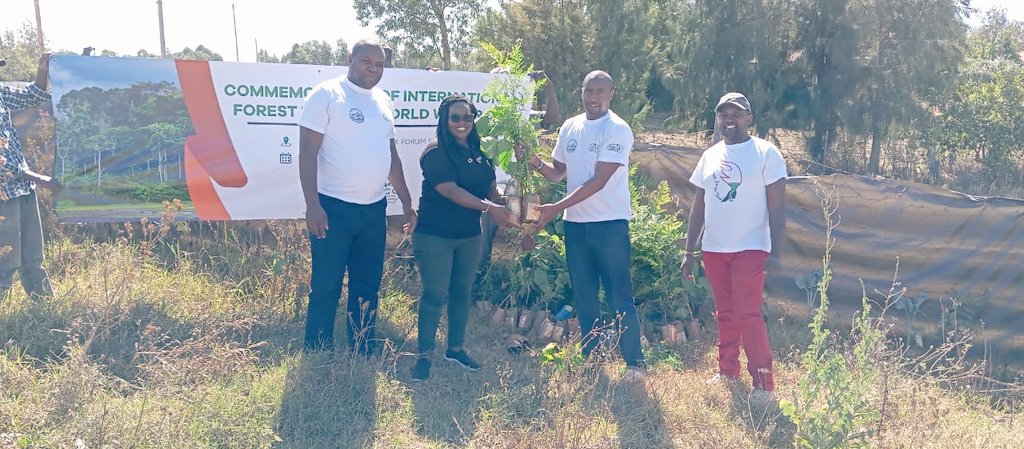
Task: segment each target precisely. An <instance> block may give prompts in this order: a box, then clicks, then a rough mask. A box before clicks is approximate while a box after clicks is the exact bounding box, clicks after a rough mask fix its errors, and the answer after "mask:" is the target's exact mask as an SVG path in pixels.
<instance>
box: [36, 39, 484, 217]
mask: <svg viewBox="0 0 1024 449" xmlns="http://www.w3.org/2000/svg"><path fill="white" fill-rule="evenodd" d="M346 73H347V68H346V67H339V66H313V65H301V64H263V63H234V62H216V61H213V62H207V61H174V60H167V59H137V58H106V57H83V56H55V57H54V59H53V60H52V62H51V63H50V80H51V90H52V93H53V105H54V119H55V122H56V131H57V151H56V155H55V156H56V157H55V161H54V164H55V167H54V174H55V177H56V178H58V179H59V180H60V181H61V184H62V185H63V187H64V188H63V190H62V191H61V193H60V194H59V195H58V198H57V203H56V213H57V216H58V218H59V219H60V221H61V222H117V221H125V220H132V219H138V218H140V217H142V216H148V217H155V216H159V214H160V212H161V211H162V210H163V207H164V206H163V204H162V202H163V201H164V200H167V199H171V198H176V199H180V200H181V201H182V211H181V213H179V214H178V218H179V219H201V220H252V219H291V218H302V217H303V214H304V212H305V201H304V200H303V195H302V188H301V186H300V184H299V165H298V156H299V127H298V125H297V124H296V122H297V121H298V118H299V116H300V114H301V108H302V100H303V98H304V97H305V96H306V94H307V93H308V92H309V91H310V89H312V88H313V86H315V85H317V84H319V83H320V82H323V81H326V80H328V79H332V78H339V77H343V76H345V75H346ZM495 76H498V75H492V74H486V73H471V72H432V71H424V70H412V69H385V70H384V75H383V78H382V79H381V81H380V83H379V84H378V87H380V88H382V89H384V90H385V91H386V92H387V93H388V94H389V95H390V96H391V99H392V102H393V104H394V108H395V111H394V112H395V125H396V127H397V133H398V137H397V139H396V143H397V145H398V151H399V156H400V157H401V159H402V167H403V169H404V171H405V177H406V183H407V184H408V186H409V190H410V193H411V195H412V197H413V202H414V203H417V202H418V201H419V196H420V189H421V185H422V173H421V171H420V167H419V155H420V153H422V151H423V148H424V146H425V145H426V144H427V142H428V141H429V140H430V139H432V138H434V137H435V134H436V126H437V108H438V106H439V105H440V104H441V101H442V100H443V99H444V98H445V97H447V96H448V95H449V94H451V93H460V94H463V95H465V96H467V97H468V98H469V99H470V101H471V102H473V103H474V104H475V105H476V107H477V108H478V109H480V111H481V112H482V111H485V110H487V109H488V108H490V107H491V106H493V103H494V102H493V100H491V99H488V98H486V97H484V96H483V94H482V92H483V90H484V87H485V86H486V85H487V83H488V82H489V81H490V80H491V79H492V78H493V77H495ZM387 191H388V195H387V201H388V214H389V215H396V214H401V202H400V201H398V197H397V195H396V194H395V193H394V191H393V190H392V189H391V187H390V185H388V186H387Z"/></svg>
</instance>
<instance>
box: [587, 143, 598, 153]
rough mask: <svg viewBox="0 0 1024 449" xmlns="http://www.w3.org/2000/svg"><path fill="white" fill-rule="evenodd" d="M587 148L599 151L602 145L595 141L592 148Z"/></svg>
mask: <svg viewBox="0 0 1024 449" xmlns="http://www.w3.org/2000/svg"><path fill="white" fill-rule="evenodd" d="M587 150H589V151H590V152H591V153H597V152H599V151H601V145H598V144H597V142H594V143H592V144H590V148H587Z"/></svg>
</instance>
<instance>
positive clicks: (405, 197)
mask: <svg viewBox="0 0 1024 449" xmlns="http://www.w3.org/2000/svg"><path fill="white" fill-rule="evenodd" d="M384 64H385V53H384V48H383V47H382V46H381V45H380V44H376V43H371V42H368V41H365V40H361V41H359V42H356V44H355V45H353V46H352V53H351V55H350V56H349V67H348V74H347V75H346V77H344V78H336V79H332V80H328V81H326V82H323V83H321V84H319V85H317V86H316V87H314V88H313V90H311V91H310V92H309V95H308V96H307V97H306V99H305V101H304V103H303V106H302V115H301V116H300V118H299V126H300V127H301V128H300V130H299V179H300V180H301V183H302V193H303V196H304V197H305V201H306V227H307V228H309V234H310V236H309V237H310V251H311V253H312V270H313V272H312V275H311V276H310V291H309V311H308V314H307V316H306V334H305V339H304V348H305V349H306V350H307V351H316V350H327V351H329V350H331V349H333V347H334V320H335V316H336V315H337V309H338V301H339V300H340V298H341V287H342V280H343V279H344V277H345V271H346V269H347V270H348V312H347V330H348V338H349V347H350V348H351V349H352V350H353V351H354V352H357V353H359V354H362V355H365V356H369V355H371V354H373V352H374V351H375V349H376V348H375V342H376V332H375V329H376V319H377V295H378V292H379V290H380V282H381V276H382V275H383V267H384V246H385V242H386V238H385V236H386V231H387V221H386V218H387V217H386V214H387V212H386V209H387V200H386V199H385V188H386V185H387V183H388V181H390V182H391V185H392V186H393V187H394V189H395V192H396V193H397V194H398V198H399V199H400V200H401V201H402V208H403V210H404V213H405V220H406V226H405V228H406V231H407V232H412V230H413V228H415V226H416V212H415V211H414V210H413V209H412V201H411V199H410V196H409V189H408V188H407V187H406V184H405V175H404V174H403V173H402V163H401V161H400V160H399V158H398V150H397V149H396V147H395V119H394V112H393V111H394V108H393V107H392V105H391V99H390V98H389V97H388V95H387V93H385V92H384V91H383V90H381V89H379V88H376V87H375V86H376V85H377V83H378V82H379V81H380V78H381V76H382V75H383V73H384Z"/></svg>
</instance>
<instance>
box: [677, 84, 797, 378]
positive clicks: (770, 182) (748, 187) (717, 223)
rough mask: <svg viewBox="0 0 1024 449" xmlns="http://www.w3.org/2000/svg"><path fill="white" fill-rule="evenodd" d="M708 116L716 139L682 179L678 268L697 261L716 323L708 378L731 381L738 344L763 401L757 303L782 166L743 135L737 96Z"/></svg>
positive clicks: (747, 117) (767, 371) (780, 224)
mask: <svg viewBox="0 0 1024 449" xmlns="http://www.w3.org/2000/svg"><path fill="white" fill-rule="evenodd" d="M715 113H716V115H717V120H718V122H719V123H720V124H721V127H722V136H723V137H724V140H722V141H721V142H718V143H716V144H715V145H712V146H711V148H708V149H707V151H705V152H704V154H703V155H701V158H700V162H698V163H697V168H696V169H694V171H693V176H691V177H690V183H692V184H693V185H695V186H696V187H697V194H696V195H695V196H694V199H693V208H692V209H691V210H690V223H689V227H688V229H687V234H686V236H687V238H686V253H685V254H684V256H683V263H682V265H681V266H680V269H681V270H682V272H683V276H685V277H686V278H688V279H692V278H693V267H694V264H695V263H696V260H697V258H698V257H700V256H702V257H703V259H704V270H705V272H706V274H707V278H708V282H709V283H710V284H711V295H712V296H713V297H714V300H715V309H716V314H715V317H716V320H717V322H718V371H719V373H718V375H717V376H716V377H715V379H716V380H717V379H721V378H722V377H725V378H729V379H738V378H739V376H740V360H739V350H740V345H741V344H742V346H743V349H744V351H745V352H746V354H747V371H748V372H749V373H750V375H751V377H752V378H753V383H754V385H753V386H754V390H753V394H754V395H755V396H760V397H766V398H767V397H770V396H771V391H772V390H773V389H774V388H775V387H774V378H773V374H772V349H771V346H770V345H769V344H768V331H767V328H766V326H765V322H764V318H763V317H762V316H761V304H762V303H763V302H764V297H763V294H764V280H765V273H766V269H767V268H766V267H771V266H772V265H774V262H775V260H777V259H778V254H779V251H778V244H779V243H780V242H781V241H782V236H783V234H784V232H785V230H786V200H785V196H786V176H787V175H786V163H785V161H784V160H783V159H782V153H780V152H779V149H778V148H776V147H775V146H774V145H772V144H771V143H769V142H767V141H765V140H762V139H759V138H757V137H753V136H751V135H750V134H749V132H748V128H749V127H750V122H751V120H752V119H753V115H752V113H751V109H750V102H749V101H748V100H747V98H746V97H744V96H743V94H739V93H735V92H733V93H728V94H725V95H724V96H723V97H722V98H721V100H719V102H718V106H717V107H715ZM702 230H703V235H701V232H702ZM698 239H699V240H700V242H701V249H702V251H697V242H698ZM773 243H775V245H773Z"/></svg>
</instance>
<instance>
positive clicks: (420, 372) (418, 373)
mask: <svg viewBox="0 0 1024 449" xmlns="http://www.w3.org/2000/svg"><path fill="white" fill-rule="evenodd" d="M429 378H430V359H428V358H426V357H420V359H419V360H417V361H416V364H415V365H413V367H412V380H416V381H420V382H426V381H427V379H429Z"/></svg>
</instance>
